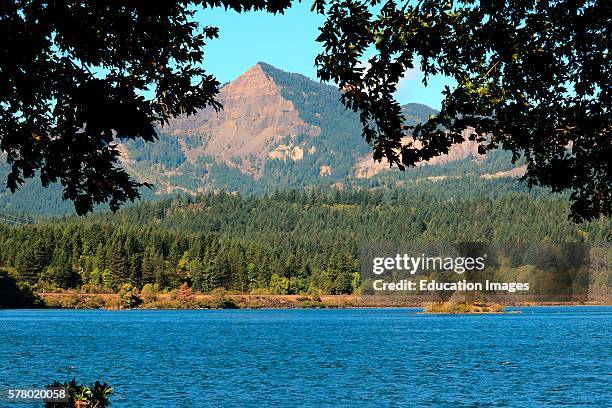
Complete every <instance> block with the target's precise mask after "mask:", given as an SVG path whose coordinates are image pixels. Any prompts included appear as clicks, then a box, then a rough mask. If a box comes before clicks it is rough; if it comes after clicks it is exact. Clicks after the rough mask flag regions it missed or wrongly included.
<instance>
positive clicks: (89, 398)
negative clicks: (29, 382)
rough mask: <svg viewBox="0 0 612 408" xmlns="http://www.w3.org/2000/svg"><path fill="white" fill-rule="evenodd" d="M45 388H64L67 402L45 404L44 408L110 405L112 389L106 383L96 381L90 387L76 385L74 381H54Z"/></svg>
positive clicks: (86, 407)
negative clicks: (67, 396) (66, 391)
mask: <svg viewBox="0 0 612 408" xmlns="http://www.w3.org/2000/svg"><path fill="white" fill-rule="evenodd" d="M47 387H54V388H65V389H66V390H68V393H69V396H70V397H69V400H68V402H45V408H106V407H109V406H110V405H111V402H110V396H111V395H113V394H114V391H113V389H112V388H111V387H110V386H109V385H108V384H107V383H100V382H98V381H96V382H95V383H94V384H91V385H83V384H78V383H77V381H76V379H74V378H73V379H72V380H71V381H65V382H63V383H60V382H59V381H54V382H53V383H51V384H49V385H47Z"/></svg>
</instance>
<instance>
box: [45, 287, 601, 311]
mask: <svg viewBox="0 0 612 408" xmlns="http://www.w3.org/2000/svg"><path fill="white" fill-rule="evenodd" d="M39 295H40V297H41V298H42V299H43V301H44V305H45V307H47V308H57V309H110V310H118V309H128V308H138V309H236V308H240V309H243V308H244V309H261V308H266V309H295V308H367V307H374V308H394V307H423V308H424V309H425V311H426V312H428V313H498V312H501V311H502V310H503V308H504V307H507V306H553V305H565V306H570V305H572V306H576V305H601V304H603V303H601V302H517V301H512V302H503V303H486V304H485V303H474V304H468V305H465V304H461V303H456V302H453V303H449V302H446V303H444V302H427V301H423V300H420V299H418V298H415V297H385V296H367V295H362V296H360V295H322V296H308V295H250V294H227V293H224V292H217V293H214V294H194V295H191V296H189V297H188V298H181V297H180V296H179V297H177V296H173V294H170V293H161V294H157V295H155V296H153V297H147V296H144V297H143V298H142V299H141V302H139V303H138V304H137V305H134V307H127V305H125V303H124V302H122V299H121V296H120V295H119V294H85V293H71V292H63V293H40V294H39Z"/></svg>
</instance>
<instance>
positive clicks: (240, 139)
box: [164, 64, 321, 178]
mask: <svg viewBox="0 0 612 408" xmlns="http://www.w3.org/2000/svg"><path fill="white" fill-rule="evenodd" d="M218 100H219V102H221V103H222V104H223V110H221V111H220V112H215V111H214V110H212V109H209V110H203V111H201V112H199V113H198V114H196V115H194V116H191V117H185V118H179V119H177V120H174V121H172V122H171V123H170V126H168V127H167V128H166V129H164V131H165V132H167V133H169V134H171V135H175V136H177V137H179V138H180V139H181V144H182V146H183V147H184V150H185V154H186V156H187V159H188V160H189V161H191V162H194V161H196V160H197V158H198V157H199V156H202V155H206V156H212V157H214V158H215V160H217V161H223V162H225V163H226V164H228V165H229V166H233V167H238V168H239V169H240V170H241V171H243V172H244V173H247V174H251V175H253V176H254V177H256V178H257V177H258V176H260V175H261V172H262V169H263V165H264V162H265V160H266V159H267V157H268V156H270V157H276V156H275V153H273V152H277V147H278V146H280V145H283V142H284V141H285V142H286V141H287V140H291V139H293V138H296V137H297V136H298V135H306V136H307V137H314V136H317V135H318V134H319V133H320V131H321V129H320V128H318V127H317V126H313V125H310V124H307V123H305V122H304V121H303V120H302V119H301V118H300V115H299V112H298V111H297V109H296V108H295V106H294V105H293V103H292V102H291V101H288V100H286V99H285V98H283V96H282V95H281V89H280V87H279V86H278V85H277V84H276V83H275V82H274V79H273V78H272V77H270V76H267V75H266V74H265V72H264V71H263V69H262V67H261V65H260V64H257V65H255V66H253V67H252V68H251V69H249V70H248V71H247V72H245V73H244V74H243V75H242V76H240V77H239V78H237V79H236V80H235V81H232V82H230V83H229V84H228V85H226V86H225V87H223V88H222V89H221V91H220V94H219V97H218ZM187 138H189V142H187ZM291 158H292V159H294V160H299V159H300V158H301V155H300V154H299V152H292V153H291Z"/></svg>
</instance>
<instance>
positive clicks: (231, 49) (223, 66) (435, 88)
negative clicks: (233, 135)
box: [196, 1, 451, 109]
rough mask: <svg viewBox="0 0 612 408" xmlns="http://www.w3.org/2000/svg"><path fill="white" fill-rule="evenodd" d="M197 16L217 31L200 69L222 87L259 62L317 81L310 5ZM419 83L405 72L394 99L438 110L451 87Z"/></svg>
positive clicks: (316, 19) (439, 80) (440, 80)
mask: <svg viewBox="0 0 612 408" xmlns="http://www.w3.org/2000/svg"><path fill="white" fill-rule="evenodd" d="M196 17H197V19H198V21H199V22H200V23H201V24H203V25H213V26H217V27H219V38H217V39H216V40H212V41H210V42H209V44H208V45H207V46H206V49H205V51H206V57H205V64H204V65H205V67H206V69H207V70H208V72H210V73H211V74H214V75H215V76H216V77H217V79H218V80H219V81H220V82H222V83H224V82H227V81H231V80H232V79H234V78H236V77H237V76H239V75H240V74H242V73H243V72H244V71H246V70H248V69H249V68H250V67H251V66H253V65H255V64H256V63H257V62H258V61H263V62H267V63H269V64H272V65H274V66H275V67H277V68H280V69H282V70H284V71H289V72H298V73H300V74H303V75H306V76H307V77H310V78H312V79H316V77H317V74H316V69H315V66H314V59H315V57H316V56H317V54H318V53H319V52H320V50H321V46H320V45H319V43H317V42H316V41H315V40H316V38H317V36H318V32H319V31H318V27H319V26H320V25H321V24H322V23H323V21H324V18H323V16H321V15H318V14H316V13H312V12H310V2H308V1H304V2H302V3H295V5H294V6H293V7H292V8H291V9H289V10H287V11H286V12H285V14H284V15H272V14H268V13H264V12H251V13H243V14H239V13H236V12H233V11H225V10H224V9H222V8H216V9H206V10H203V11H200V12H198V14H197V16H196ZM421 80H422V74H421V73H420V71H418V70H412V71H410V72H407V73H406V75H405V77H404V79H403V80H402V81H401V82H400V85H399V89H398V94H397V98H398V100H399V101H400V102H401V103H408V102H418V103H424V104H426V105H429V106H431V107H434V108H437V109H439V108H440V102H441V100H442V95H441V92H442V90H443V88H444V85H445V84H449V83H451V82H450V81H449V80H448V79H447V78H444V77H434V78H430V82H429V84H428V86H427V88H425V87H424V86H423V85H422V83H421Z"/></svg>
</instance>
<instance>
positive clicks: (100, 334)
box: [0, 307, 612, 407]
mask: <svg viewBox="0 0 612 408" xmlns="http://www.w3.org/2000/svg"><path fill="white" fill-rule="evenodd" d="M515 310H519V311H520V312H521V313H517V314H505V315H461V316H457V315H455V316H449V315H423V314H420V313H419V310H417V309H348V310H217V311H213V310H208V311H207V310H202V311H142V310H135V311H104V310H0V389H6V388H8V387H12V388H15V387H31V386H37V387H41V386H44V385H45V384H47V383H49V382H51V381H52V380H55V379H58V380H62V381H63V380H66V379H72V378H73V377H76V378H77V380H79V381H80V382H93V381H95V380H102V381H107V382H108V383H110V384H111V386H113V388H114V389H115V391H116V395H114V396H113V398H112V399H111V401H112V406H113V407H206V406H222V407H226V406H244V407H252V406H262V407H273V406H279V407H286V406H289V407H296V406H312V407H323V406H330V407H334V406H338V407H340V406H342V407H345V406H346V407H355V406H372V407H394V406H408V407H421V406H422V407H438V406H439V407H502V406H508V407H562V406H571V407H576V406H585V407H587V406H588V407H604V406H607V407H609V406H611V405H610V404H611V403H612V388H611V380H612V330H611V329H612V307H537V308H518V309H515ZM6 404H7V402H6V400H2V399H0V406H11V405H6ZM19 406H27V405H26V404H19ZM30 406H42V404H40V403H39V404H38V405H32V404H30Z"/></svg>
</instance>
